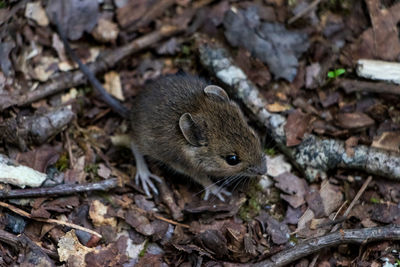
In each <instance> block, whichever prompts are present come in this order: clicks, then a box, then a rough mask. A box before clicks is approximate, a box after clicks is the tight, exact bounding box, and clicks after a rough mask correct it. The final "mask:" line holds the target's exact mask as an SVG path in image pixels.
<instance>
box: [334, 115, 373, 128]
mask: <svg viewBox="0 0 400 267" xmlns="http://www.w3.org/2000/svg"><path fill="white" fill-rule="evenodd" d="M336 120H337V123H338V125H339V126H340V127H342V128H346V129H357V128H362V127H368V126H371V125H373V124H374V123H375V121H374V120H373V119H371V117H369V116H368V115H367V114H365V113H362V112H354V113H339V114H338V115H337V118H336Z"/></svg>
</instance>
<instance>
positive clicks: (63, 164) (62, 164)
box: [56, 154, 69, 172]
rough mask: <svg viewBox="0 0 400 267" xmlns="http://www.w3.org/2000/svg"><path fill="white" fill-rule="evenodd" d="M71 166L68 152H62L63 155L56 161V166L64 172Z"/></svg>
mask: <svg viewBox="0 0 400 267" xmlns="http://www.w3.org/2000/svg"><path fill="white" fill-rule="evenodd" d="M68 166H69V160H68V156H67V154H62V155H61V157H60V158H59V159H58V161H57V162H56V168H57V170H58V171H60V172H62V171H64V170H66V169H67V168H68Z"/></svg>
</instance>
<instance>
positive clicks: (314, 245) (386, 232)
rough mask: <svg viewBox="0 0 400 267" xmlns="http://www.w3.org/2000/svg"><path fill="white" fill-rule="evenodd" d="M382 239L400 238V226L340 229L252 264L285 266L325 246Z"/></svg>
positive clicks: (364, 242) (258, 265)
mask: <svg viewBox="0 0 400 267" xmlns="http://www.w3.org/2000/svg"><path fill="white" fill-rule="evenodd" d="M382 240H390V241H394V240H400V227H399V226H386V227H374V228H364V229H355V230H340V231H337V232H334V233H330V234H327V235H325V236H321V237H316V238H311V239H308V240H304V241H303V242H301V243H300V244H298V245H296V246H294V247H293V248H290V249H287V250H285V251H282V252H280V253H278V254H275V255H274V256H272V257H271V258H270V259H268V260H264V261H261V262H258V263H255V264H253V265H252V266H256V267H261V266H265V267H269V266H285V265H287V264H289V263H291V262H293V261H295V260H298V259H300V258H302V257H306V256H308V255H310V254H313V253H315V252H318V251H320V250H321V249H323V248H327V247H332V246H336V245H339V244H347V243H357V244H366V243H369V242H374V241H382Z"/></svg>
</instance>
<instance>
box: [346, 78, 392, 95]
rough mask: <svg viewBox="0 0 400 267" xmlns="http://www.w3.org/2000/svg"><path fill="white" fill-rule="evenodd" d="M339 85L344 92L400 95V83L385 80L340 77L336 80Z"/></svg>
mask: <svg viewBox="0 0 400 267" xmlns="http://www.w3.org/2000/svg"><path fill="white" fill-rule="evenodd" d="M338 84H339V86H340V87H342V88H343V89H344V91H345V92H346V94H349V93H352V92H368V93H377V94H395V95H400V85H396V84H389V83H385V82H366V81H359V80H350V79H342V80H340V81H338Z"/></svg>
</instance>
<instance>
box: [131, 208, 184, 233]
mask: <svg viewBox="0 0 400 267" xmlns="http://www.w3.org/2000/svg"><path fill="white" fill-rule="evenodd" d="M135 210H137V211H138V212H140V213H142V214H144V215H151V216H154V217H155V218H157V219H159V220H161V221H164V222H167V223H170V224H173V225H177V226H181V227H183V228H190V226H189V225H187V224H183V223H178V222H175V221H173V220H170V219H167V218H164V217H162V216H161V215H158V214H156V213H154V212H151V211H146V210H144V209H141V208H138V207H135Z"/></svg>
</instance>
